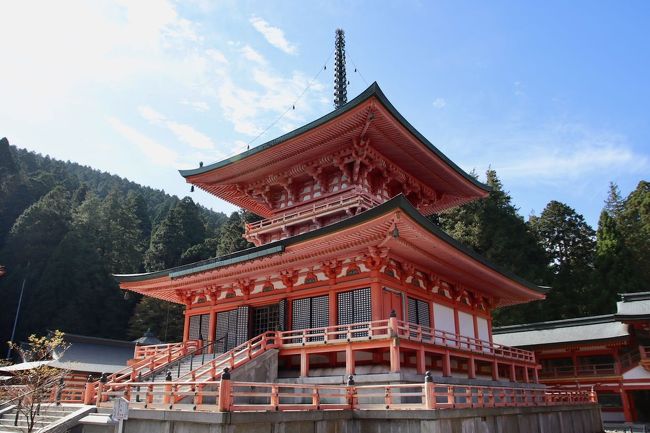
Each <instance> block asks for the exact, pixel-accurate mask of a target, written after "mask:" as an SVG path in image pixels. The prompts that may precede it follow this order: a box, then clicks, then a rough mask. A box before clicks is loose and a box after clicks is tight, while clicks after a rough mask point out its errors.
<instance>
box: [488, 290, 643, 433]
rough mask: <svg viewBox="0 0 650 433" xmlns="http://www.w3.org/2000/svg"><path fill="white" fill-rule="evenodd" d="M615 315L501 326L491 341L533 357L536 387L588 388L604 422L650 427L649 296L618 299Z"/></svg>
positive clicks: (635, 295) (638, 294) (631, 295)
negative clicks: (537, 366)
mask: <svg viewBox="0 0 650 433" xmlns="http://www.w3.org/2000/svg"><path fill="white" fill-rule="evenodd" d="M620 296H621V301H620V302H618V304H617V311H616V313H615V314H607V315H603V316H594V317H581V318H577V319H567V320H556V321H552V322H542V323H530V324H525V325H513V326H504V327H501V328H499V329H498V330H496V331H495V336H494V338H495V340H496V341H498V342H499V343H503V344H509V345H513V346H517V347H520V348H522V349H526V350H533V351H535V355H536V357H537V361H538V362H540V363H541V366H542V369H541V371H540V374H539V376H540V382H541V383H543V384H547V385H550V386H554V387H561V388H564V389H579V388H582V389H585V388H593V389H595V391H596V392H597V394H598V402H599V403H600V405H601V407H602V412H603V414H602V418H603V421H605V422H612V423H617V422H638V423H648V422H650V292H641V293H628V294H622V295H620Z"/></svg>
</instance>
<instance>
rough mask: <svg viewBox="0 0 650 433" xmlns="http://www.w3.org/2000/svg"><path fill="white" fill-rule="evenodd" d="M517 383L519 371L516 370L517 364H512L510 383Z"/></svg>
mask: <svg viewBox="0 0 650 433" xmlns="http://www.w3.org/2000/svg"><path fill="white" fill-rule="evenodd" d="M516 381H517V370H516V369H515V364H510V382H516Z"/></svg>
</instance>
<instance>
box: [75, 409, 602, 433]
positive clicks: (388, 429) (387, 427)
mask: <svg viewBox="0 0 650 433" xmlns="http://www.w3.org/2000/svg"><path fill="white" fill-rule="evenodd" d="M114 428H115V427H114V426H113V425H84V428H83V432H84V433H109V432H110V433H112V432H113V431H114ZM124 431H126V432H128V433H150V432H151V433H153V432H156V433H158V432H160V433H249V432H250V433H292V432H296V433H420V432H430V433H601V432H602V431H603V428H602V422H601V418H600V408H599V407H598V406H597V405H593V404H589V405H581V406H576V405H572V406H555V407H539V408H535V407H523V408H498V409H449V410H430V411H424V410H402V411H396V410H388V411H371V410H368V411H314V412H252V413H199V412H181V411H153V410H132V411H130V413H129V419H128V420H127V421H125V429H124Z"/></svg>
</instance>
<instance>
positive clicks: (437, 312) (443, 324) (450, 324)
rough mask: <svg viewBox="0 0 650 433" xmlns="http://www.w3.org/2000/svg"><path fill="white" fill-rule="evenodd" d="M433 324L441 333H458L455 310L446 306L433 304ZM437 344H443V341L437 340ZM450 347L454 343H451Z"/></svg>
mask: <svg viewBox="0 0 650 433" xmlns="http://www.w3.org/2000/svg"><path fill="white" fill-rule="evenodd" d="M433 323H434V328H435V329H439V330H440V331H447V332H450V333H452V334H455V333H456V322H455V318H454V309H453V308H449V307H447V306H446V305H440V304H436V303H435V302H434V303H433ZM436 343H437V344H443V341H442V340H440V339H436ZM448 344H449V345H453V343H451V342H449V343H448Z"/></svg>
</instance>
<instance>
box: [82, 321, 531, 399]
mask: <svg viewBox="0 0 650 433" xmlns="http://www.w3.org/2000/svg"><path fill="white" fill-rule="evenodd" d="M393 337H398V338H400V339H406V340H411V341H416V342H419V343H422V344H430V345H435V346H444V347H450V348H453V349H458V350H462V351H470V352H475V353H476V352H478V353H480V354H484V355H493V356H496V357H499V358H506V359H509V360H516V361H520V362H526V363H534V362H535V356H534V354H533V352H529V351H525V350H521V349H516V348H511V347H506V346H501V345H499V344H494V343H490V342H489V341H485V340H480V339H476V338H471V337H464V336H459V335H456V334H452V333H449V332H446V331H441V330H436V329H433V328H428V327H424V326H420V325H414V324H412V323H408V322H402V321H398V320H396V319H394V318H391V319H387V320H377V321H372V322H363V323H354V324H349V325H333V326H325V327H320V328H310V329H301V330H291V331H269V332H266V333H264V334H261V335H258V336H257V337H254V338H252V339H250V340H249V341H246V342H245V343H243V344H241V345H239V346H237V347H235V348H234V349H231V350H229V351H228V352H226V353H223V354H220V355H217V356H216V357H215V358H214V359H212V360H209V361H208V362H206V363H205V364H203V365H201V366H199V367H198V368H196V369H194V370H192V371H190V372H189V373H187V374H186V375H185V376H182V377H180V378H179V379H178V380H177V381H175V383H177V384H184V387H183V388H179V389H178V390H177V391H178V392H186V390H187V389H189V388H188V386H189V385H190V384H191V383H195V382H197V383H207V382H210V381H214V380H215V379H218V378H219V377H220V376H221V372H222V371H223V369H224V368H226V367H228V368H230V369H231V370H232V369H234V368H236V367H239V366H241V365H243V364H245V363H247V362H248V361H250V360H251V359H254V358H256V357H257V356H259V355H261V354H262V353H264V352H265V351H266V350H267V349H271V348H287V349H290V348H294V347H308V346H318V345H326V344H329V345H336V344H348V343H350V342H357V341H369V340H382V339H383V340H388V339H390V338H393ZM197 345H198V343H197V342H187V343H185V344H184V345H181V346H178V345H166V346H167V348H166V349H167V350H166V351H159V350H158V346H156V348H155V349H152V350H151V352H152V353H155V354H154V355H152V356H149V357H148V358H144V359H142V360H140V361H138V362H137V363H135V364H133V365H132V366H130V367H127V368H126V369H123V370H121V371H120V372H118V373H115V374H114V375H112V376H110V377H109V378H108V379H109V380H108V383H106V384H104V388H105V389H107V390H112V389H115V386H116V385H119V384H123V383H126V382H136V380H137V378H138V375H139V373H140V372H142V373H143V374H144V373H147V372H149V371H152V370H154V369H156V368H159V367H161V366H163V365H164V364H167V363H170V362H173V361H174V360H176V359H178V358H180V357H182V356H185V355H186V354H187V353H188V352H189V351H191V350H197ZM144 348H145V349H146V346H145V347H144ZM178 386H180V385H178ZM95 387H97V385H95ZM189 387H191V386H189ZM118 388H119V387H118ZM93 397H94V396H93ZM89 398H90V397H89Z"/></svg>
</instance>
